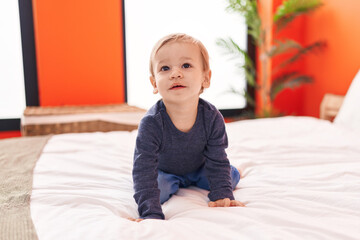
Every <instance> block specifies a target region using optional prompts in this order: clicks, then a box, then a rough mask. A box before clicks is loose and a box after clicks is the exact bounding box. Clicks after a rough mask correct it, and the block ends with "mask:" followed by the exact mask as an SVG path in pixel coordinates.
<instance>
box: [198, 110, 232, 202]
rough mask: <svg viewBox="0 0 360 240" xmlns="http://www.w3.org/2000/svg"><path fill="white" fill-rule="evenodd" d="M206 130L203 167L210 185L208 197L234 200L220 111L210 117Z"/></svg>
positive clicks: (224, 130)
mask: <svg viewBox="0 0 360 240" xmlns="http://www.w3.org/2000/svg"><path fill="white" fill-rule="evenodd" d="M208 132H209V133H208V141H207V145H206V148H205V151H204V155H205V157H206V161H205V168H206V172H207V178H208V180H209V185H210V193H209V195H208V197H209V199H210V200H211V201H216V200H218V199H223V198H230V199H231V200H234V195H233V191H232V186H231V175H230V162H229V160H228V158H227V155H226V152H225V149H226V148H227V147H228V139H227V134H226V129H225V123H224V119H223V117H222V115H221V114H220V112H218V111H217V112H216V114H215V116H214V117H213V118H212V121H211V122H210V125H209V129H208Z"/></svg>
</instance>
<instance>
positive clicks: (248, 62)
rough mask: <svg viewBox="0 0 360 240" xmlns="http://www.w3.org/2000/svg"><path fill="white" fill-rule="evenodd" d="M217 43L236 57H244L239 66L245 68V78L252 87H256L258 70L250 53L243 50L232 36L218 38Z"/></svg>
mask: <svg viewBox="0 0 360 240" xmlns="http://www.w3.org/2000/svg"><path fill="white" fill-rule="evenodd" d="M216 44H217V45H218V46H221V47H223V48H225V49H226V50H227V54H231V55H234V56H235V57H241V58H242V59H244V63H243V64H238V65H237V67H239V68H242V69H244V71H245V79H246V81H247V83H248V84H249V85H250V86H252V87H256V81H255V76H256V70H255V67H254V63H253V61H252V59H251V58H250V56H249V55H248V53H247V52H246V51H244V50H242V49H241V48H240V47H239V45H238V44H237V43H236V42H235V41H234V40H233V39H232V38H228V39H227V40H225V39H218V40H217V42H216Z"/></svg>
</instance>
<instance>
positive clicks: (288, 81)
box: [270, 72, 313, 101]
mask: <svg viewBox="0 0 360 240" xmlns="http://www.w3.org/2000/svg"><path fill="white" fill-rule="evenodd" d="M312 82H313V78H312V77H310V76H307V75H299V74H298V73H297V72H290V73H286V74H283V75H281V76H279V77H277V78H276V79H274V80H273V81H272V84H271V89H270V99H271V100H272V101H273V100H274V99H275V97H276V96H277V94H278V93H279V92H281V91H282V90H284V89H286V88H295V87H299V86H301V85H302V84H306V83H312Z"/></svg>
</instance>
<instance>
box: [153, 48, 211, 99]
mask: <svg viewBox="0 0 360 240" xmlns="http://www.w3.org/2000/svg"><path fill="white" fill-rule="evenodd" d="M153 66H154V77H150V80H151V83H152V85H153V87H154V90H155V91H158V92H159V93H160V95H161V96H162V98H163V100H164V101H168V102H170V101H171V102H181V101H186V100H191V99H192V100H194V99H198V98H199V94H200V91H201V89H202V88H207V87H209V85H210V71H207V72H204V70H203V62H202V57H201V53H200V50H199V47H198V46H197V45H195V44H192V43H184V42H170V43H167V44H165V45H164V46H162V47H161V48H160V49H159V51H158V52H157V54H156V55H155V58H154V62H153Z"/></svg>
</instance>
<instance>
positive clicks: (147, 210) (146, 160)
mask: <svg viewBox="0 0 360 240" xmlns="http://www.w3.org/2000/svg"><path fill="white" fill-rule="evenodd" d="M155 117H156V116H145V117H144V118H143V119H142V121H141V122H140V125H139V129H138V135H137V138H136V146H135V153H134V166H133V172H132V175H133V182H134V190H135V194H134V199H135V201H136V203H137V204H138V211H139V215H140V218H143V219H147V218H152V219H164V214H163V212H162V209H161V204H160V190H159V189H158V183H157V176H158V172H157V171H158V170H157V169H158V154H159V151H160V149H161V142H162V137H161V136H162V135H161V126H160V123H159V121H156V119H155Z"/></svg>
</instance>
